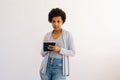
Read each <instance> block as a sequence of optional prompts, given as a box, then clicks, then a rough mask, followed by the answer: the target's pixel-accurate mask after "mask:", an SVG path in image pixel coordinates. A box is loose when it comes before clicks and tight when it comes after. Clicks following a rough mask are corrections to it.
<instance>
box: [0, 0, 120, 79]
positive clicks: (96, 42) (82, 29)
mask: <svg viewBox="0 0 120 80" xmlns="http://www.w3.org/2000/svg"><path fill="white" fill-rule="evenodd" d="M54 7H59V8H62V9H63V10H64V11H65V12H66V14H67V21H66V23H65V24H64V25H63V28H64V29H66V30H69V31H70V32H71V33H72V34H73V37H74V41H75V47H76V56H75V57H72V58H71V59H70V62H71V64H70V68H71V76H70V77H68V80H120V31H119V29H120V28H119V27H120V24H119V22H120V15H119V14H120V9H119V8H120V5H119V0H0V80H40V78H39V67H40V63H41V60H42V57H41V55H40V50H41V45H42V39H43V36H44V34H45V33H46V32H48V31H49V30H51V29H52V28H51V24H50V23H48V19H47V18H48V12H49V11H50V10H51V9H52V8H54Z"/></svg>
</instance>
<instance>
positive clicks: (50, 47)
mask: <svg viewBox="0 0 120 80" xmlns="http://www.w3.org/2000/svg"><path fill="white" fill-rule="evenodd" d="M48 49H50V50H52V51H56V52H59V51H60V49H61V48H60V47H58V46H52V45H49V47H48Z"/></svg>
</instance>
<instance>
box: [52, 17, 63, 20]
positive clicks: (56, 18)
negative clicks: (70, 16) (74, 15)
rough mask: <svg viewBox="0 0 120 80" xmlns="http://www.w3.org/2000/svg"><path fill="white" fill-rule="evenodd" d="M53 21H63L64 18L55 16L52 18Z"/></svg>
mask: <svg viewBox="0 0 120 80" xmlns="http://www.w3.org/2000/svg"><path fill="white" fill-rule="evenodd" d="M52 20H62V17H61V16H55V17H53V18H52Z"/></svg>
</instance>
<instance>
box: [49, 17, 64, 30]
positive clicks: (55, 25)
mask: <svg viewBox="0 0 120 80" xmlns="http://www.w3.org/2000/svg"><path fill="white" fill-rule="evenodd" d="M51 23H52V26H53V28H54V30H60V29H61V26H62V24H63V20H62V18H61V16H56V17H53V18H52V21H51Z"/></svg>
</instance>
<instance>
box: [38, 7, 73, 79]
mask: <svg viewBox="0 0 120 80" xmlns="http://www.w3.org/2000/svg"><path fill="white" fill-rule="evenodd" d="M65 20H66V14H65V12H64V11H63V10H62V9H60V8H53V9H52V10H51V11H50V12H49V14H48V21H49V22H50V23H51V24H52V27H53V30H52V31H51V32H48V33H47V34H46V35H45V37H44V42H46V41H54V42H55V46H53V45H49V47H48V49H49V50H50V51H44V50H43V49H42V51H41V55H42V56H43V57H44V59H43V61H42V64H41V69H40V76H41V80H66V76H69V56H74V55H75V49H74V43H73V38H72V35H71V33H70V32H68V31H66V30H64V29H62V25H63V24H64V22H65Z"/></svg>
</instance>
